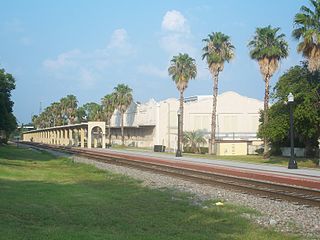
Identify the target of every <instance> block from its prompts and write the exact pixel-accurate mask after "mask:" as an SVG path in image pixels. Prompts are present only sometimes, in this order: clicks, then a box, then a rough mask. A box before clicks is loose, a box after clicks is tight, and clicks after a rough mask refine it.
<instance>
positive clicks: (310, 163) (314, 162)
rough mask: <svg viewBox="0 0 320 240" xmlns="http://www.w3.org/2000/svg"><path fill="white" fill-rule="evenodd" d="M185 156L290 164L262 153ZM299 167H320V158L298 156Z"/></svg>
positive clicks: (281, 164)
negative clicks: (264, 157)
mask: <svg viewBox="0 0 320 240" xmlns="http://www.w3.org/2000/svg"><path fill="white" fill-rule="evenodd" d="M184 156H188V157H197V158H206V159H212V160H215V159H216V160H218V159H219V160H230V161H240V162H247V163H258V164H273V165H279V166H288V162H289V158H288V157H280V156H271V157H270V158H269V159H263V157H262V156H261V155H244V156H210V155H208V154H206V155H203V154H190V153H185V154H184ZM296 160H297V163H298V166H299V168H300V167H305V168H319V165H318V159H316V158H296Z"/></svg>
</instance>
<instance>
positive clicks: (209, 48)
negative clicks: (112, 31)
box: [202, 32, 234, 154]
mask: <svg viewBox="0 0 320 240" xmlns="http://www.w3.org/2000/svg"><path fill="white" fill-rule="evenodd" d="M202 41H203V42H205V46H204V48H203V49H202V50H203V55H202V59H206V62H207V64H208V67H209V71H210V73H211V76H212V78H213V100H212V116H211V137H210V142H209V154H213V146H214V145H215V135H216V112H217V97H218V80H219V73H220V72H222V71H223V69H224V64H225V62H229V61H230V60H231V59H232V58H233V57H234V46H233V45H232V44H231V42H230V37H229V36H227V35H225V34H223V33H221V32H213V33H211V34H209V35H208V37H207V38H205V39H203V40H202Z"/></svg>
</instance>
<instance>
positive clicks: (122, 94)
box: [114, 84, 133, 146]
mask: <svg viewBox="0 0 320 240" xmlns="http://www.w3.org/2000/svg"><path fill="white" fill-rule="evenodd" d="M132 100H133V97H132V89H131V88H129V86H128V85H125V84H118V85H117V86H116V87H115V88H114V103H115V106H116V108H117V109H118V111H119V112H120V115H121V143H122V145H123V146H124V124H123V121H124V113H125V112H126V111H127V109H128V107H129V106H130V104H131V102H132Z"/></svg>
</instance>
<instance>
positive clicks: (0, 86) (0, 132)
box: [0, 69, 17, 143]
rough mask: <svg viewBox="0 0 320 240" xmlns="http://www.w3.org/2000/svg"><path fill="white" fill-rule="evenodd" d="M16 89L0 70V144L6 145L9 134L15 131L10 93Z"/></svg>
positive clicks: (4, 72) (7, 74)
mask: <svg viewBox="0 0 320 240" xmlns="http://www.w3.org/2000/svg"><path fill="white" fill-rule="evenodd" d="M15 88H16V85H15V79H14V77H13V76H12V75H11V74H10V73H7V72H6V71H5V70H4V69H0V143H7V141H8V139H9V136H10V133H11V132H13V131H14V130H15V129H16V126H17V121H16V118H15V116H14V115H13V104H14V103H13V101H12V100H11V91H12V90H14V89H15Z"/></svg>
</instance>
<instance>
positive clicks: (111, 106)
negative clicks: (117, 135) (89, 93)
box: [101, 94, 116, 145]
mask: <svg viewBox="0 0 320 240" xmlns="http://www.w3.org/2000/svg"><path fill="white" fill-rule="evenodd" d="M114 100H115V94H107V95H105V96H104V97H103V98H102V99H101V104H102V108H103V110H102V112H103V116H104V120H105V121H106V123H107V125H108V139H109V145H111V117H112V115H113V113H114V110H115V108H116V106H115V101H114Z"/></svg>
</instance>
